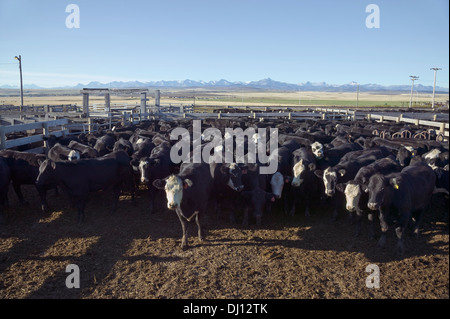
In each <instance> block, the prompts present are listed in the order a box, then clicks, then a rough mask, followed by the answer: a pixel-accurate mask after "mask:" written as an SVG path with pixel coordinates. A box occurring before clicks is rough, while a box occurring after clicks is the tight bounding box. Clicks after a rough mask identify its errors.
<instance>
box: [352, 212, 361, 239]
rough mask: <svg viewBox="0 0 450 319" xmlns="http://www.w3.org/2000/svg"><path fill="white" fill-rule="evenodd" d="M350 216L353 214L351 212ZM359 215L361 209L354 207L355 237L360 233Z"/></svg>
mask: <svg viewBox="0 0 450 319" xmlns="http://www.w3.org/2000/svg"><path fill="white" fill-rule="evenodd" d="M350 214H351V213H350ZM352 216H353V214H352ZM361 217H362V211H361V209H360V208H359V207H356V213H355V215H354V223H355V225H356V230H355V237H358V236H359V235H360V234H361Z"/></svg>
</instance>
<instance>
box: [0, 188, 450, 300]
mask: <svg viewBox="0 0 450 319" xmlns="http://www.w3.org/2000/svg"><path fill="white" fill-rule="evenodd" d="M22 187H23V190H24V193H25V197H26V199H27V200H28V201H29V205H28V206H25V207H24V206H20V205H19V203H18V201H17V197H16V195H15V194H14V192H13V191H12V189H11V191H10V192H9V202H10V207H9V208H7V210H6V213H7V216H8V224H6V225H0V299H8V298H151V299H165V298H170V299H181V298H200V299H203V298H208V299H209V298H227V299H228V298H238V299H240V298H249V299H253V298H258V299H259V298H283V299H317V298H331V299H335V298H382V299H384V298H389V299H391V298H394V299H395V298H400V299H401V298H408V299H409V298H421V299H422V298H426V299H428V298H430V299H434V298H449V225H448V198H445V197H444V196H442V195H436V197H435V198H434V200H433V205H432V207H431V209H430V210H429V211H428V212H427V213H426V216H425V218H424V222H423V224H422V231H421V234H420V236H419V238H413V237H412V235H409V236H408V237H407V249H406V253H405V255H404V257H403V258H398V257H397V256H396V254H395V243H396V238H395V235H394V232H393V230H390V232H389V236H388V241H387V246H386V247H385V248H384V249H381V248H379V247H377V245H376V240H375V241H374V240H369V239H367V236H366V235H367V231H366V227H367V222H365V223H363V229H362V234H361V235H360V236H359V237H354V236H353V233H354V225H351V224H350V222H349V220H348V219H347V218H346V217H345V215H344V214H341V215H340V216H339V217H340V218H339V219H338V220H337V221H334V222H333V221H331V218H330V214H329V213H328V211H327V209H326V207H320V208H316V209H315V210H312V213H311V217H310V218H309V219H307V218H306V217H304V216H303V214H302V213H300V211H297V214H296V215H295V216H294V217H286V216H283V215H282V214H281V213H279V212H277V211H276V210H275V212H274V213H273V214H272V215H269V216H265V217H264V219H263V225H262V226H260V227H257V226H256V225H254V223H250V225H249V226H242V225H240V224H239V223H237V224H232V223H230V222H229V221H228V217H227V215H226V214H223V215H222V216H220V217H219V218H217V217H216V216H213V215H212V214H211V215H207V216H204V218H203V225H204V229H205V230H206V236H205V240H204V241H203V242H199V240H198V239H197V237H196V232H197V230H196V225H195V223H191V225H190V227H189V232H190V237H189V244H190V247H189V248H188V249H187V250H182V249H181V248H180V246H179V244H180V242H181V226H180V223H179V221H178V219H177V217H176V215H175V213H173V212H170V211H167V210H164V209H162V208H160V209H158V211H157V212H156V213H154V214H149V213H148V212H147V210H146V205H147V203H148V197H147V196H148V194H147V192H146V190H144V189H140V190H139V191H138V193H137V197H136V205H133V204H132V202H131V200H130V197H128V196H122V197H121V200H120V202H119V206H118V210H117V212H116V213H115V214H111V213H110V211H109V210H110V207H111V203H110V201H109V198H110V197H111V196H110V195H111V193H109V192H108V191H105V192H100V193H95V194H91V197H90V201H89V203H88V205H87V209H86V222H85V223H84V224H77V222H76V219H77V213H76V211H75V209H74V208H72V207H69V206H68V204H67V202H68V201H67V197H66V196H65V195H64V194H60V195H59V196H55V195H54V194H53V192H52V191H51V192H50V193H49V195H48V201H49V204H50V206H51V208H52V210H51V212H50V213H48V214H43V213H41V212H40V211H39V207H40V206H39V200H38V196H37V192H36V190H35V189H34V187H32V186H22ZM161 200H162V203H161V204H164V203H163V201H164V197H163V196H162V197H161ZM235 209H236V211H239V207H235ZM376 226H377V228H376V229H378V232H379V224H378V220H376ZM70 264H76V265H77V266H78V267H79V270H80V288H72V289H69V288H67V287H66V279H67V277H68V276H69V275H72V272H71V271H70V270H69V271H68V272H66V267H67V266H68V265H70ZM369 265H370V266H369ZM374 265H376V266H378V269H379V288H372V289H371V288H368V287H366V279H367V277H368V276H370V275H373V274H375V273H372V272H371V271H370V272H366V267H368V266H369V268H370V267H372V268H371V269H374V268H373V267H374ZM376 266H375V267H376ZM373 282H375V281H373Z"/></svg>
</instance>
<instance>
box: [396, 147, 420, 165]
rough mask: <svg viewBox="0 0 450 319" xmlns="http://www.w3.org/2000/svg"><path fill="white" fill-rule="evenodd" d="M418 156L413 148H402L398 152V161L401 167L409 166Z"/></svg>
mask: <svg viewBox="0 0 450 319" xmlns="http://www.w3.org/2000/svg"><path fill="white" fill-rule="evenodd" d="M416 155H417V150H415V149H414V147H412V146H401V147H400V148H399V149H398V152H397V161H398V162H399V163H400V165H401V166H408V165H409V163H410V162H411V159H412V158H413V157H414V156H416Z"/></svg>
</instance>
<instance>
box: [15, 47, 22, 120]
mask: <svg viewBox="0 0 450 319" xmlns="http://www.w3.org/2000/svg"><path fill="white" fill-rule="evenodd" d="M14 59H16V60H18V61H19V71H20V112H22V111H23V82H22V56H21V55H19V56H17V55H16V56H15V57H14Z"/></svg>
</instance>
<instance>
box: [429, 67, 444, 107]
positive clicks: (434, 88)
mask: <svg viewBox="0 0 450 319" xmlns="http://www.w3.org/2000/svg"><path fill="white" fill-rule="evenodd" d="M430 70H434V83H433V100H432V102H431V108H432V109H433V110H434V93H435V91H436V73H437V71H438V70H442V69H441V68H430Z"/></svg>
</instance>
